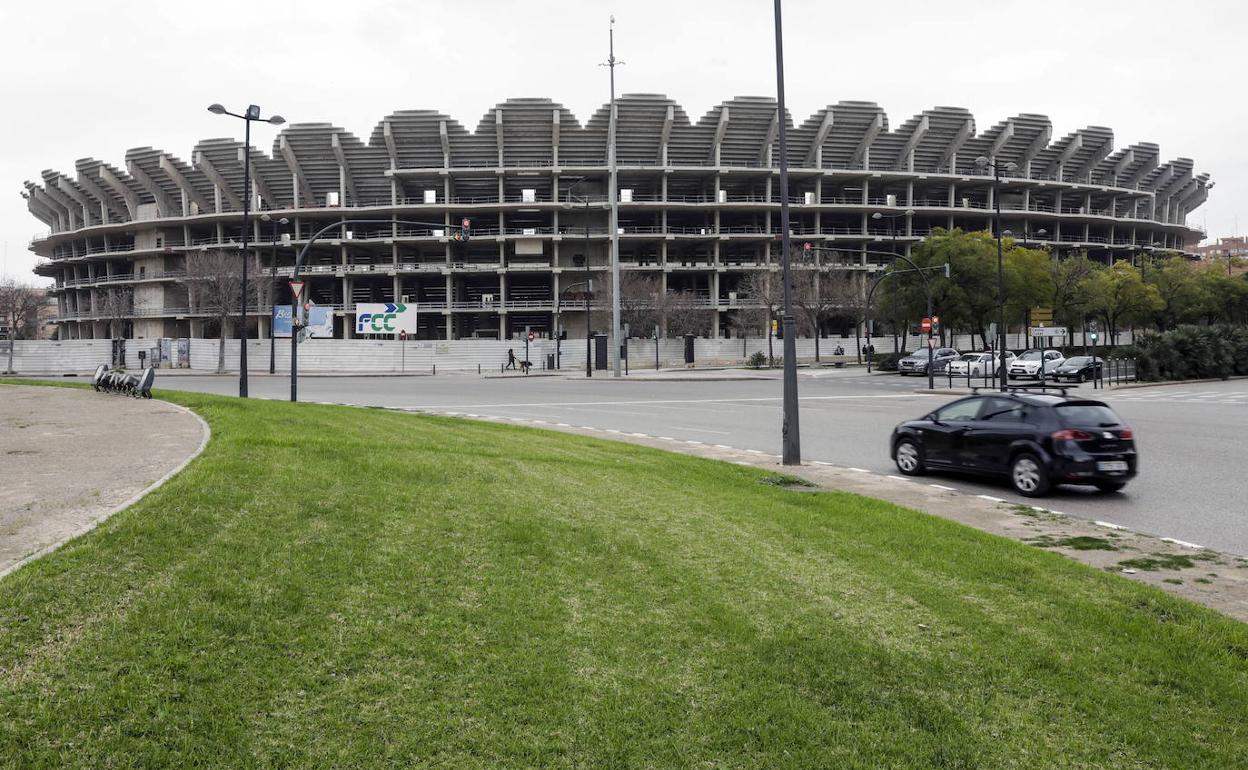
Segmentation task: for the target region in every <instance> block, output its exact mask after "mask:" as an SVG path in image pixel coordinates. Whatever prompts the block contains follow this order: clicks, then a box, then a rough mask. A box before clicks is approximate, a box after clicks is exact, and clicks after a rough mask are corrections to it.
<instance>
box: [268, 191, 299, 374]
mask: <svg viewBox="0 0 1248 770" xmlns="http://www.w3.org/2000/svg"><path fill="white" fill-rule="evenodd" d="M260 221H261V222H268V223H269V247H270V249H272V253H271V257H270V261H269V374H277V344H276V343H275V342H274V341H273V340H274V339H275V338H274V337H273V311H274V310H276V309H277V226H278V225H281V226H282V227H285V226H286V225H288V224H290V220H289V219H287V218H286V217H282V218H281V219H277V220H275V219H273V217H271V216H269V215H268V214H267V213H265V214H261V215H260ZM282 245H287V244H286V243H285V240H284V239H283V244H282ZM291 333H292V334H293V333H294V324H293V323H292V324H291Z"/></svg>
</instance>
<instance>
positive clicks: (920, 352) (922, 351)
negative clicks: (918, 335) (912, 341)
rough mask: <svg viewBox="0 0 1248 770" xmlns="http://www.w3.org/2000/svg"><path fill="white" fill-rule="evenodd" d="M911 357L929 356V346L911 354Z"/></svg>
mask: <svg viewBox="0 0 1248 770" xmlns="http://www.w3.org/2000/svg"><path fill="white" fill-rule="evenodd" d="M910 357H911V358H927V348H919V349H918V350H916V351H914V352H913V353H911V354H910Z"/></svg>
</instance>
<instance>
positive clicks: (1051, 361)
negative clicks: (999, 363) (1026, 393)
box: [1007, 350, 1066, 380]
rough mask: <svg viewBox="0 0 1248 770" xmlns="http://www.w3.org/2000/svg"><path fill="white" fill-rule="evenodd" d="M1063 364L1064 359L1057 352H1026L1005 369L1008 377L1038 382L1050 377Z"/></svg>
mask: <svg viewBox="0 0 1248 770" xmlns="http://www.w3.org/2000/svg"><path fill="white" fill-rule="evenodd" d="M1064 363H1066V357H1065V356H1063V355H1062V353H1061V351H1059V350H1027V351H1024V352H1023V354H1022V355H1021V356H1019V357H1018V358H1016V359H1014V361H1013V362H1012V363H1011V364H1010V365H1009V366H1008V367H1007V369H1008V370H1009V373H1010V377H1013V378H1016V379H1033V380H1039V379H1047V378H1049V377H1052V376H1053V372H1055V371H1056V370H1057V367H1059V366H1061V365H1062V364H1064ZM1042 364H1043V373H1042V371H1041V365H1042Z"/></svg>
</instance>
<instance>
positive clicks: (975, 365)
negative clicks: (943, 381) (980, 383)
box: [949, 353, 997, 377]
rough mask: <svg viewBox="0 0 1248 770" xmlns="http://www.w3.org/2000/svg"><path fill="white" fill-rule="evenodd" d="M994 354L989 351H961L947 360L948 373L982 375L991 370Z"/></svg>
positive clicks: (963, 375)
mask: <svg viewBox="0 0 1248 770" xmlns="http://www.w3.org/2000/svg"><path fill="white" fill-rule="evenodd" d="M996 358H997V357H996V356H994V355H992V354H991V353H963V354H962V355H961V356H960V357H959V358H958V359H957V360H955V361H950V362H949V374H951V375H952V376H954V377H966V376H968V374H969V376H971V377H983V376H984V375H986V374H988V373H989V372H991V370H992V366H993V364H994V363H995V362H996Z"/></svg>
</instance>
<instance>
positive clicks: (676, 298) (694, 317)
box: [664, 291, 714, 337]
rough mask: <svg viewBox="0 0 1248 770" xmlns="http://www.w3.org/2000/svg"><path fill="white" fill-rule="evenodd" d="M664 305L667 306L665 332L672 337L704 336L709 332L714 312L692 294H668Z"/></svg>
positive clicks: (688, 292) (686, 292)
mask: <svg viewBox="0 0 1248 770" xmlns="http://www.w3.org/2000/svg"><path fill="white" fill-rule="evenodd" d="M664 304H665V305H666V306H667V331H668V334H670V335H672V336H673V337H681V336H684V335H686V334H694V335H704V334H707V333H708V332H709V331H710V328H711V320H712V313H713V312H714V311H712V310H711V309H710V307H708V306H707V304H706V302H705V301H704V300H703V299H702V298H701V297H699V296H698V295H696V294H694V293H693V292H691V291H680V292H675V291H673V292H668V293H667V296H666V297H665V303H664Z"/></svg>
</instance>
